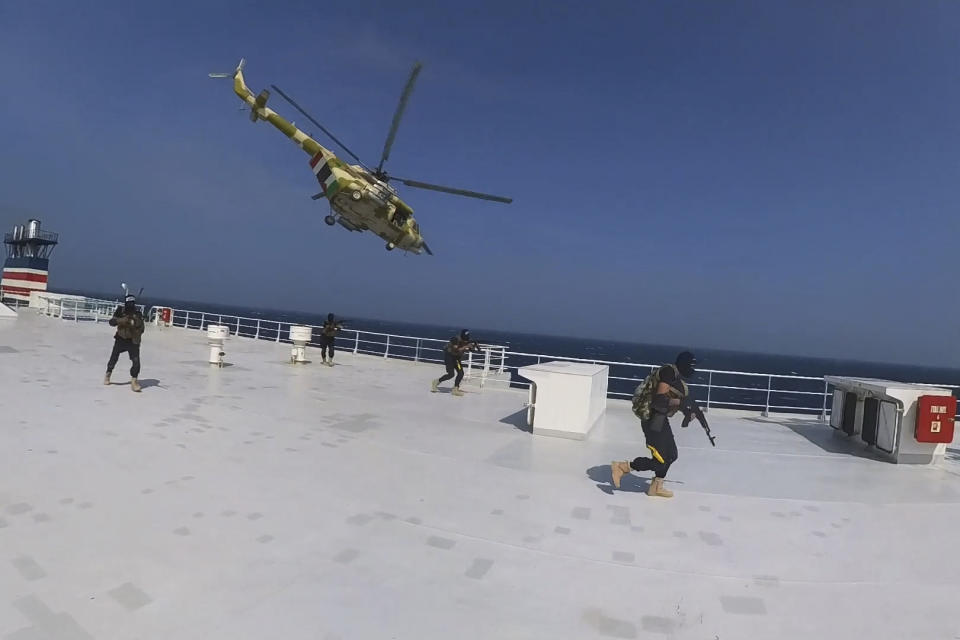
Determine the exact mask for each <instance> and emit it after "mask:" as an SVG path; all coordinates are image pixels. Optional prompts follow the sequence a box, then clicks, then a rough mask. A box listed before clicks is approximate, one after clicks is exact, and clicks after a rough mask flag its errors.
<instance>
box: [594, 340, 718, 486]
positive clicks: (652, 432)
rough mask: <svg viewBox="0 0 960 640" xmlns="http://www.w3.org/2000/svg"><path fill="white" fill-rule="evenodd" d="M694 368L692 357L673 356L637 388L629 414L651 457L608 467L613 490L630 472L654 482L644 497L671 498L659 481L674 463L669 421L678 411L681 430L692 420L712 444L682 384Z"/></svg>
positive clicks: (675, 445)
mask: <svg viewBox="0 0 960 640" xmlns="http://www.w3.org/2000/svg"><path fill="white" fill-rule="evenodd" d="M696 364H697V360H696V358H695V357H694V356H693V354H692V353H690V352H689V351H684V352H683V353H681V354H680V355H678V356H677V359H676V362H675V363H674V364H668V365H664V366H662V367H660V368H659V369H657V370H655V371H654V372H652V373H651V374H650V375H649V376H647V378H646V380H644V381H643V384H641V385H640V386H639V387H637V389H636V391H635V393H634V396H633V412H634V414H636V415H637V417H639V418H640V426H641V428H642V429H643V435H644V437H645V438H646V440H647V449H649V450H650V453H651V456H652V457H650V458H635V459H634V460H633V461H632V462H627V461H622V462H613V463H611V465H610V467H611V475H612V476H613V486H615V487H616V488H618V489H619V488H620V480H621V478H623V476H624V475H626V474H628V473H630V472H631V471H653V472H654V478H653V480H652V481H651V482H650V488H649V489H648V490H647V495H649V496H657V497H660V498H671V497H673V492H672V491H668V490H667V489H664V488H663V479H664V478H665V477H666V476H667V470H669V469H670V465H672V464H673V463H674V462H676V460H677V443H676V441H675V440H674V439H673V431H672V430H671V429H670V421H669V418H670V417H672V416H674V415H676V413H677V412H678V411H682V412H683V414H684V420H683V424H682V425H681V426H683V427H686V426H687V425H688V424H689V423H690V420H691V419H692V418H693V417H696V418H697V419H698V420H699V421H700V423H701V424H702V425H703V428H704V429H705V430H706V431H707V437H709V438H710V442H711V443H713V437H712V436H711V435H710V430H709V427H708V426H707V423H706V419H705V418H704V417H703V412H702V411H700V409H699V407H697V405H696V403H695V402H694V401H693V398H692V397H691V396H690V391H689V389H688V387H687V383H686V382H684V379H687V380H689V379H690V378H692V377H693V375H694V374H695V373H696V369H695V366H696ZM714 446H716V445H714Z"/></svg>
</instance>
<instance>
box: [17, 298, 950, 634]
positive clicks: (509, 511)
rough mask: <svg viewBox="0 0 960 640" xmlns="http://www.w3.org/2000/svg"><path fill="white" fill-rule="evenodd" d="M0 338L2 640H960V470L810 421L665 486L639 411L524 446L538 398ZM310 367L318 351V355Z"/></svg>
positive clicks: (154, 346) (736, 425)
mask: <svg viewBox="0 0 960 640" xmlns="http://www.w3.org/2000/svg"><path fill="white" fill-rule="evenodd" d="M111 335H112V330H111V329H110V327H108V326H107V325H105V324H93V323H78V324H74V323H70V322H63V321H60V320H55V319H51V318H47V317H43V316H38V315H34V314H33V312H31V311H21V312H20V313H19V317H18V318H17V319H15V320H6V321H0V403H2V406H3V414H2V421H0V422H2V428H0V468H2V475H0V638H3V639H4V640H48V639H55V640H88V639H90V638H97V639H109V640H116V639H122V638H139V639H142V640H153V639H156V640H170V639H173V638H176V639H177V640H188V639H197V640H200V639H203V640H209V639H212V638H225V639H230V640H243V639H251V640H252V639H257V640H265V639H267V638H283V639H284V640H296V639H304V640H305V639H308V638H309V639H327V640H331V639H343V640H348V639H354V638H363V639H366V638H370V639H386V638H398V639H410V640H423V639H433V638H457V639H458V640H467V639H474V638H476V639H480V638H484V639H486V638H511V639H513V638H530V639H538V640H540V639H543V638H577V639H580V638H584V639H590V638H600V639H603V638H628V639H629V638H683V639H686V638H690V639H694V638H696V639H707V640H715V639H717V638H719V639H720V640H728V639H734V638H736V639H743V638H758V639H767V638H788V639H794V638H796V639H799V638H804V639H806V638H811V637H816V638H870V637H875V638H913V639H917V638H930V639H934V638H935V639H937V640H943V639H944V638H948V639H949V638H957V637H960V617H958V616H957V605H958V604H960V596H958V594H960V554H958V553H957V552H956V549H955V544H956V542H955V540H956V532H957V531H958V530H960V445H957V444H954V445H951V446H950V447H949V448H948V451H947V456H946V458H945V459H944V460H943V461H942V462H940V463H938V464H937V465H935V466H925V467H919V466H902V465H901V466H897V465H893V464H889V463H886V462H882V461H879V460H876V459H873V458H871V457H870V456H868V455H865V454H863V453H853V452H852V450H851V449H850V448H849V445H848V444H847V443H845V442H843V441H842V440H840V439H839V438H836V437H834V436H833V434H832V431H831V429H830V428H829V427H828V426H825V425H823V424H822V423H818V422H817V421H815V420H811V419H808V418H804V417H798V416H772V417H770V418H762V417H760V415H759V414H755V413H746V412H734V411H711V413H710V414H709V417H710V420H711V427H712V429H713V432H714V434H715V435H716V436H717V447H716V448H711V447H710V446H709V443H708V442H707V440H706V438H705V436H704V434H703V432H702V431H701V430H700V429H699V428H697V427H696V425H694V426H691V427H690V428H689V429H685V430H681V429H679V428H676V429H675V430H676V432H677V437H678V444H679V451H680V459H679V461H678V462H677V463H676V464H675V465H674V467H673V469H672V470H671V473H670V476H669V478H668V483H667V487H668V488H670V489H672V490H674V491H675V492H676V496H675V497H674V498H673V499H672V500H664V499H654V498H648V497H647V496H646V495H645V493H644V492H645V490H646V486H647V480H646V479H645V478H639V477H629V478H625V479H624V483H623V487H622V489H621V490H617V491H614V490H613V489H612V487H611V486H610V471H609V463H610V461H611V460H614V459H626V458H631V457H634V456H637V455H644V451H645V448H644V442H643V437H642V434H641V432H640V431H639V428H638V424H637V422H636V420H635V418H633V416H632V414H631V412H630V409H629V406H628V404H627V403H626V402H618V401H611V402H610V404H609V408H608V412H607V415H606V418H605V421H604V423H603V424H602V425H600V426H598V427H597V429H595V430H594V432H593V433H592V435H591V436H590V438H589V439H588V440H586V441H573V440H565V439H558V438H548V437H540V436H533V435H532V434H530V433H529V432H528V431H527V430H526V429H525V427H524V409H523V402H524V401H525V399H526V394H525V393H522V392H520V391H507V390H494V389H491V388H489V387H487V388H486V389H483V390H482V391H481V390H480V389H478V388H476V387H474V386H468V387H467V390H468V391H469V393H467V394H466V396H465V397H462V398H457V397H454V396H451V395H450V394H449V393H446V392H444V393H438V394H431V393H430V392H429V382H430V380H431V379H432V378H434V377H436V376H437V375H438V372H439V367H437V366H436V365H425V364H414V363H409V362H402V361H396V360H385V359H383V358H376V357H371V356H354V355H352V354H349V353H338V354H337V359H336V361H337V363H338V366H336V367H333V368H328V367H323V366H321V365H320V364H319V363H313V364H309V365H306V366H293V365H290V364H288V362H287V360H288V357H289V347H288V346H286V345H280V344H273V343H268V342H263V341H254V340H250V339H236V338H233V339H230V340H228V342H227V345H226V348H225V351H226V353H227V361H228V362H229V363H230V366H227V367H224V368H223V369H218V368H211V367H210V366H209V365H208V364H207V363H206V356H207V346H206V336H205V335H204V334H202V333H200V332H198V331H187V330H184V329H159V328H156V327H149V328H148V330H147V333H146V334H145V336H144V343H143V355H142V359H143V371H142V373H141V382H142V384H143V386H144V389H143V392H142V393H140V394H135V393H132V392H131V391H130V389H129V386H126V385H125V382H126V381H127V380H128V376H127V373H126V371H127V369H128V360H127V359H126V356H125V355H124V356H121V360H120V364H119V365H118V366H117V369H116V371H115V373H114V382H115V384H113V385H111V386H104V385H103V384H102V378H103V370H104V365H105V361H106V358H107V356H108V355H109V351H110V347H111ZM309 354H311V355H312V356H313V357H314V358H316V359H319V353H318V352H317V351H316V350H310V351H309Z"/></svg>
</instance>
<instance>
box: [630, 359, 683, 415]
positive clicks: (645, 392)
mask: <svg viewBox="0 0 960 640" xmlns="http://www.w3.org/2000/svg"><path fill="white" fill-rule="evenodd" d="M664 366H667V367H670V368H671V369H673V370H674V372H675V373H676V374H677V379H680V371H679V370H678V369H677V366H676V365H674V364H668V365H664ZM662 368H663V367H657V368H656V369H654V370H653V371H651V372H650V375H648V376H647V377H646V378H645V379H644V381H643V383H641V384H640V385H639V386H638V387H637V388H636V389H635V390H634V392H633V414H634V415H635V416H637V417H638V418H640V419H641V420H649V419H650V416H651V415H652V412H653V409H652V405H653V396H654V395H655V394H656V393H657V386H658V385H659V384H660V370H661V369H662ZM680 385H681V386H682V387H683V389H682V391H683V395H684V396H686V395H687V394H688V393H689V390H688V389H687V383H686V382H684V381H683V380H682V379H680ZM677 391H680V389H677ZM679 410H680V408H679V407H673V408H672V409H670V411H668V412H667V416H668V417H669V416H672V415H674V414H676V413H677V411H679Z"/></svg>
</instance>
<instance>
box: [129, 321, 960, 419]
mask: <svg viewBox="0 0 960 640" xmlns="http://www.w3.org/2000/svg"><path fill="white" fill-rule="evenodd" d="M164 309H168V310H169V311H168V313H169V324H170V325H171V326H175V327H183V328H187V329H195V330H205V329H206V327H207V325H208V324H211V323H216V324H221V325H226V326H228V327H230V331H231V334H232V335H235V336H239V337H245V338H253V339H257V340H270V341H274V342H283V343H290V340H289V331H290V327H291V326H294V325H298V324H299V323H296V322H285V321H282V320H268V319H264V318H248V317H242V316H235V315H227V314H220V313H211V312H206V311H197V310H188V309H173V308H169V307H152V308H151V309H150V310H149V312H148V314H147V320H148V322H151V323H154V324H160V323H161V319H162V314H163V310H164ZM303 326H310V327H311V328H312V329H313V336H314V339H315V340H318V339H319V336H320V327H319V326H317V325H303ZM445 344H446V341H445V340H438V339H435V338H422V337H418V336H407V335H398V334H391V333H380V332H375V331H361V330H359V329H352V328H348V327H345V328H344V329H343V330H342V331H341V333H340V336H339V338H338V349H340V350H345V351H349V352H351V353H355V354H365V355H375V356H382V357H384V358H398V359H403V360H410V361H413V362H428V363H442V362H443V347H444V345H445ZM310 345H311V346H318V343H316V342H311V343H310ZM547 360H549V361H557V360H559V361H564V362H586V363H592V364H600V365H606V366H607V367H608V368H609V372H610V373H609V378H608V390H607V396H608V397H610V398H619V399H629V398H630V397H631V396H632V395H633V392H634V389H635V388H636V387H637V385H639V384H641V383H642V382H643V379H644V378H645V377H646V376H647V375H648V374H649V373H650V372H651V371H653V370H654V369H655V368H656V367H659V366H661V365H659V364H648V363H635V362H623V361H616V360H599V359H588V358H572V357H568V356H555V355H547V354H538V353H524V352H517V351H509V350H508V347H506V346H503V345H483V347H482V349H481V352H480V353H469V354H468V355H467V359H466V362H465V365H466V366H465V367H464V369H465V371H464V378H465V379H467V380H479V383H480V386H481V387H483V386H486V385H498V386H502V387H504V388H528V387H529V386H530V383H529V382H528V381H527V380H525V379H523V378H521V377H520V375H519V373H518V371H519V369H520V368H522V367H524V366H528V365H531V364H535V363H539V362H543V361H547ZM927 386H930V387H943V388H949V389H951V390H954V391H956V390H958V389H960V386H958V385H927ZM689 387H690V388H691V389H692V390H693V394H694V397H696V398H697V400H698V401H699V402H700V403H701V405H702V406H703V407H704V408H705V409H706V410H709V409H710V408H713V407H718V408H737V409H748V410H756V411H760V412H761V413H762V415H764V416H766V415H769V414H770V413H771V412H779V413H813V414H818V415H819V416H820V417H821V418H823V419H826V417H827V416H829V415H830V413H831V409H832V407H831V403H830V400H831V397H832V391H831V387H830V384H829V383H828V382H827V381H826V380H825V379H824V377H823V376H798V375H785V374H775V373H758V372H751V371H728V370H723V369H702V370H699V371H698V372H697V375H696V377H695V378H694V379H693V380H692V381H691V382H690V383H689Z"/></svg>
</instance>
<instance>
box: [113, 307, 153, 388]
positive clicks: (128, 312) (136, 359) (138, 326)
mask: <svg viewBox="0 0 960 640" xmlns="http://www.w3.org/2000/svg"><path fill="white" fill-rule="evenodd" d="M110 326H111V327H116V328H117V333H116V334H115V335H114V336H113V351H112V352H111V353H110V359H109V360H108V361H107V375H106V377H104V379H103V384H110V375H111V374H112V373H113V368H114V367H115V366H116V365H117V360H119V359H120V354H121V353H128V354H130V388H131V389H133V390H134V391H138V392H139V391H140V383H139V382H137V376H139V375H140V339H141V337H142V336H143V329H144V324H143V314H141V313H140V310H139V309H137V300H136V298H135V297H134V296H132V295H127V297H126V298H124V302H123V306H122V307H117V309H116V311H114V312H113V317H112V318H110Z"/></svg>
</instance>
